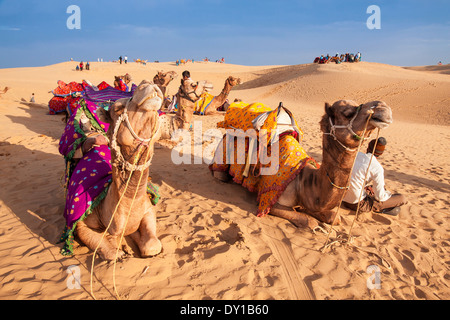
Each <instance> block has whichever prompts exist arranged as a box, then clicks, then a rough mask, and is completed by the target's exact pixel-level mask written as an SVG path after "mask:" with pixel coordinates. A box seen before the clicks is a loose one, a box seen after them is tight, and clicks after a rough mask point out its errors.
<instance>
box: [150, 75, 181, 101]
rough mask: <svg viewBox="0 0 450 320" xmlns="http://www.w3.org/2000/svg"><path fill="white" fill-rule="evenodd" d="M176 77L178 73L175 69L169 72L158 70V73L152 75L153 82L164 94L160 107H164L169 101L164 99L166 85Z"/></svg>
mask: <svg viewBox="0 0 450 320" xmlns="http://www.w3.org/2000/svg"><path fill="white" fill-rule="evenodd" d="M176 77H178V74H177V73H176V72H175V71H169V72H163V71H158V73H157V74H156V75H155V76H154V77H153V82H154V83H155V84H156V85H157V86H158V87H159V89H160V90H161V92H162V94H163V96H164V102H163V105H162V107H161V109H166V107H167V104H168V103H170V102H169V101H167V100H166V97H167V86H168V85H169V83H170V82H171V81H172V80H174V79H175V78H176Z"/></svg>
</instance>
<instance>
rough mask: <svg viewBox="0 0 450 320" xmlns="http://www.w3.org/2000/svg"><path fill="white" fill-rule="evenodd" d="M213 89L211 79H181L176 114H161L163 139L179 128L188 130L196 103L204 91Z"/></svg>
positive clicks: (168, 137) (169, 136)
mask: <svg viewBox="0 0 450 320" xmlns="http://www.w3.org/2000/svg"><path fill="white" fill-rule="evenodd" d="M212 89H213V85H212V84H211V83H210V82H209V81H205V80H203V81H200V82H194V81H193V80H191V79H188V80H181V85H180V88H179V89H178V92H177V94H176V99H177V102H178V110H177V112H176V114H175V115H168V114H163V115H161V116H160V123H161V139H170V138H171V137H172V134H173V133H174V132H175V131H176V130H178V129H184V130H188V129H189V127H190V125H191V121H192V118H193V116H194V110H195V103H196V102H197V101H198V99H200V96H201V95H202V94H203V93H204V92H208V91H210V90H212Z"/></svg>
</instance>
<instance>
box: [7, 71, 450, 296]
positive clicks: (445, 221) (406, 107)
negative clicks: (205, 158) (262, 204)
mask: <svg viewBox="0 0 450 320" xmlns="http://www.w3.org/2000/svg"><path fill="white" fill-rule="evenodd" d="M75 65H76V62H65V63H60V64H55V65H51V66H46V67H36V68H14V69H2V70H0V89H2V88H3V87H5V86H8V87H10V88H11V90H9V91H8V92H7V93H6V94H4V95H2V96H1V97H0V186H1V188H0V299H36V300H43V299H93V296H92V295H91V290H90V277H91V273H90V270H91V263H92V252H90V251H89V250H88V249H87V248H86V247H85V246H83V245H81V244H80V243H78V242H77V243H76V245H75V255H74V256H73V257H64V256H62V255H61V254H60V252H59V251H60V248H61V246H62V244H58V243H57V242H58V240H59V237H60V235H61V232H62V231H63V228H64V223H65V222H64V218H63V209H64V189H63V187H62V180H63V175H64V159H63V157H62V156H61V155H60V154H59V153H58V143H59V138H60V136H61V134H62V132H63V129H64V126H65V123H64V122H63V116H62V115H49V114H48V101H49V100H50V98H51V97H52V94H51V93H49V91H51V90H53V89H54V88H55V87H56V82H57V81H58V80H63V81H65V82H66V83H68V82H70V81H78V82H81V80H82V79H88V80H90V81H91V82H92V83H94V84H97V83H100V82H101V81H103V80H105V81H107V82H108V83H110V84H112V82H113V76H114V75H121V74H125V73H127V72H128V73H130V74H131V75H132V76H133V80H134V82H135V83H137V84H139V82H140V81H141V80H143V79H150V80H151V79H152V78H153V76H154V75H155V74H156V72H157V71H158V70H164V71H171V70H174V71H176V72H177V73H178V75H179V76H178V78H177V79H176V80H174V81H173V82H172V83H171V84H170V86H169V94H175V93H176V91H177V88H178V85H179V81H180V78H181V73H182V72H183V71H184V70H189V71H190V72H191V76H192V78H193V79H194V80H210V81H211V82H213V84H214V90H213V91H212V93H213V94H216V95H217V94H219V93H220V91H221V89H222V88H223V85H224V81H225V79H226V78H227V77H228V76H229V75H233V76H236V77H240V78H241V79H242V80H243V82H244V83H243V84H241V85H239V86H238V87H235V88H234V89H233V90H232V91H231V93H230V95H229V99H230V100H231V101H233V100H234V99H235V98H240V99H242V100H243V101H246V102H249V103H250V102H262V103H264V104H266V105H268V106H271V107H273V108H275V107H276V106H277V105H278V103H279V102H281V101H282V102H283V104H284V106H285V107H287V108H288V109H290V110H291V111H292V112H293V114H294V115H295V117H296V119H297V122H298V123H299V125H300V127H301V128H302V129H303V131H304V133H305V134H304V138H303V146H304V148H305V150H306V151H307V152H308V153H309V154H310V155H311V156H312V157H314V158H315V159H316V160H317V161H318V162H320V161H321V157H322V151H321V143H322V134H321V132H320V130H319V124H318V123H319V120H320V118H321V116H322V115H323V112H324V103H325V102H330V103H332V102H334V101H336V100H340V99H351V100H354V101H356V102H358V103H365V102H368V101H372V100H383V101H385V102H387V103H388V105H389V106H390V107H391V108H392V110H393V115H394V123H393V124H392V125H391V126H390V127H389V128H387V129H385V130H382V131H381V135H382V136H384V137H386V138H387V141H388V145H387V149H386V152H385V153H384V155H383V157H382V158H380V162H381V163H382V165H383V166H384V168H385V176H386V184H387V188H388V189H389V190H391V191H393V192H398V193H403V194H405V195H406V196H407V197H408V199H409V203H408V204H407V205H405V206H404V207H402V211H401V213H400V215H399V216H397V217H391V216H386V215H380V214H372V213H366V214H361V215H360V216H359V217H358V220H357V221H356V224H355V227H354V230H353V235H354V236H355V240H354V243H355V245H356V246H358V247H359V248H356V247H353V246H344V245H340V244H337V245H335V246H333V247H331V248H330V249H328V250H326V251H325V252H321V250H320V249H321V248H322V246H323V245H324V243H325V240H326V238H327V236H326V235H325V234H323V233H317V234H314V233H313V232H312V231H311V230H309V229H307V228H297V227H295V226H294V225H292V224H291V223H289V222H288V221H285V220H282V219H279V218H275V217H272V216H267V217H264V218H258V217H256V216H255V211H256V197H255V195H253V194H251V193H249V192H247V191H246V190H245V189H244V188H242V187H241V186H240V185H236V184H232V183H230V184H225V183H221V182H218V181H215V180H214V179H213V177H212V176H211V174H210V172H209V170H208V166H207V164H206V163H204V162H203V163H202V164H181V165H175V164H173V163H172V161H171V152H172V151H171V149H170V148H168V147H167V146H166V145H165V144H164V143H161V144H160V146H159V147H158V148H157V149H156V151H155V155H154V158H153V163H152V166H151V167H150V171H151V176H152V179H153V182H154V183H155V184H156V185H158V186H159V187H160V193H161V196H162V197H161V200H160V202H159V203H158V205H157V206H156V210H157V215H158V232H159V236H160V239H161V241H162V244H163V248H164V249H163V252H162V253H161V254H159V255H158V256H156V257H153V258H150V259H141V258H140V257H139V256H138V254H137V252H136V249H135V247H133V244H132V243H129V245H130V247H131V249H132V250H133V249H134V250H133V252H134V254H133V255H132V256H130V257H129V258H127V259H126V260H124V261H120V262H117V264H116V274H115V281H116V285H117V290H118V293H119V294H120V297H121V298H122V299H155V300H180V299H191V300H203V299H214V300H225V299H231V300H235V299H236V300H250V299H261V300H266V299H275V300H291V299H293V300H296V299H319V300H322V299H333V300H334V299H336V300H337V299H377V300H378V299H379V300H394V299H414V300H415V299H449V298H450V273H449V262H450V255H449V252H450V239H449V234H450V232H449V231H450V230H449V218H448V217H449V210H448V208H449V206H450V198H449V191H450V161H449V160H448V156H449V152H448V147H449V145H450V76H449V67H448V66H440V67H438V66H429V67H415V68H402V67H396V66H390V65H384V64H377V63H369V62H361V63H357V64H349V63H343V64H340V65H336V64H327V65H315V64H305V65H295V66H258V67H249V66H239V65H230V64H217V63H212V62H209V63H204V62H196V63H189V64H186V65H184V66H176V65H175V63H149V64H147V65H146V66H144V65H141V64H136V63H129V64H127V65H125V64H122V65H119V64H117V63H107V62H105V63H97V62H93V63H91V70H90V71H83V72H79V71H75ZM32 93H34V94H35V99H36V101H35V103H28V102H27V101H29V100H30V96H31V94H32ZM222 117H223V116H208V117H201V116H195V117H194V120H196V121H201V122H202V130H203V131H205V130H208V129H212V128H215V127H216V123H217V122H218V121H220V120H221V119H222ZM203 147H207V144H205V145H204V146H203ZM340 213H341V215H342V220H343V223H342V225H341V226H337V227H335V229H336V230H337V231H338V232H340V233H343V234H345V233H346V232H348V230H349V228H350V225H351V224H352V222H353V219H354V213H353V212H350V211H348V210H345V209H340ZM334 237H335V234H334V235H332V237H331V238H334ZM127 242H128V240H127ZM70 266H75V267H77V268H78V270H79V279H80V284H81V286H80V287H79V288H76V287H75V288H73V286H70V285H69V286H68V284H67V283H68V277H69V274H68V268H69V267H70ZM370 266H376V268H377V270H378V271H379V272H380V273H379V274H378V276H379V277H378V280H379V281H378V282H377V283H379V284H380V285H381V287H379V288H378V289H377V288H372V289H370V288H369V287H370V286H368V285H367V281H368V279H369V281H371V280H372V279H373V278H374V276H375V274H370V273H368V272H367V270H368V268H369V267H370ZM113 267H114V264H112V263H110V264H108V263H106V262H101V261H99V260H96V262H95V267H94V274H93V292H94V293H95V297H96V298H97V299H116V298H117V297H116V295H115V292H114V289H113ZM371 283H372V282H371ZM70 287H72V289H71V288H70Z"/></svg>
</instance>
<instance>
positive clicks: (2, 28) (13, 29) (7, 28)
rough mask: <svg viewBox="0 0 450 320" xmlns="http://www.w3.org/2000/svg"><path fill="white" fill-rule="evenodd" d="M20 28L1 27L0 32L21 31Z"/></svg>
mask: <svg viewBox="0 0 450 320" xmlns="http://www.w3.org/2000/svg"><path fill="white" fill-rule="evenodd" d="M20 30H21V29H20V28H15V27H8V26H0V31H20Z"/></svg>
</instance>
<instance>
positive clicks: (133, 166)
mask: <svg viewBox="0 0 450 320" xmlns="http://www.w3.org/2000/svg"><path fill="white" fill-rule="evenodd" d="M124 110H125V111H124V113H123V114H122V115H121V116H120V117H119V119H118V120H117V122H116V127H115V128H114V134H113V139H112V141H111V144H113V141H114V144H115V145H116V148H119V147H118V146H117V142H116V140H117V132H118V127H119V126H120V124H121V123H122V122H123V121H124V120H126V121H125V122H126V123H127V122H128V123H129V120H128V115H127V113H126V110H127V109H126V108H125V109H124ZM124 114H125V116H124V117H122V116H123V115H124ZM156 119H157V120H158V118H156ZM127 127H128V129H129V130H130V129H131V130H130V132H131V133H132V135H133V132H134V131H133V129H132V127H131V124H129V125H128V124H127ZM159 129H160V124H159V120H158V121H157V125H156V126H155V130H154V131H153V132H152V136H151V138H149V139H142V138H139V137H138V138H139V139H138V141H140V142H141V143H140V144H139V147H138V154H137V155H136V157H135V158H134V162H133V164H130V163H129V162H125V163H126V164H127V165H129V166H126V168H129V167H131V168H130V170H129V171H130V175H129V176H128V179H127V182H126V184H125V189H124V191H123V193H122V194H121V195H120V197H119V201H118V202H117V205H116V207H115V209H114V211H113V214H112V216H111V220H110V221H109V224H108V226H107V227H106V229H105V231H104V232H103V234H102V237H101V239H100V241H99V243H98V245H97V247H96V248H95V250H94V254H93V256H92V264H91V274H90V291H91V295H92V297H93V298H94V300H96V297H95V295H94V292H93V286H92V284H93V274H94V264H95V256H96V254H97V251H98V249H99V248H100V245H101V243H102V242H103V239H104V238H105V236H106V233H107V232H108V230H109V228H110V226H111V224H112V221H113V219H114V216H115V214H116V212H117V209H118V208H119V205H120V203H121V201H122V199H123V197H124V196H125V193H126V191H127V189H128V186H129V183H130V180H131V177H132V175H133V173H134V171H140V172H141V174H140V177H139V183H138V186H139V185H140V183H141V180H142V176H143V175H144V171H145V169H146V168H147V167H148V166H149V165H150V162H151V158H152V157H150V151H151V148H150V147H148V148H147V155H146V159H145V160H146V162H145V164H144V165H140V166H136V164H137V162H138V161H139V159H140V156H141V152H142V148H143V147H145V146H149V145H150V144H151V143H152V141H154V139H155V137H156V136H157V132H158V130H159ZM133 136H134V135H133ZM136 136H137V135H136ZM111 148H112V147H111ZM118 151H119V152H117V150H116V154H117V155H120V156H122V153H121V152H120V148H119V150H118ZM122 158H123V156H122ZM148 158H150V160H149V159H148ZM137 192H138V188H136V192H135V194H134V196H133V199H132V201H131V205H130V209H129V211H128V215H127V219H126V223H125V226H124V229H123V231H122V234H121V238H120V241H119V245H118V247H117V251H116V256H115V259H114V268H113V286H114V291H115V293H116V295H117V298H118V299H119V300H120V295H119V294H118V292H117V287H116V281H115V271H116V263H117V257H118V253H119V249H120V245H121V243H122V240H123V237H124V234H125V230H126V226H127V224H128V220H129V217H130V215H131V209H132V207H133V203H134V200H135V199H136V196H137Z"/></svg>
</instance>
